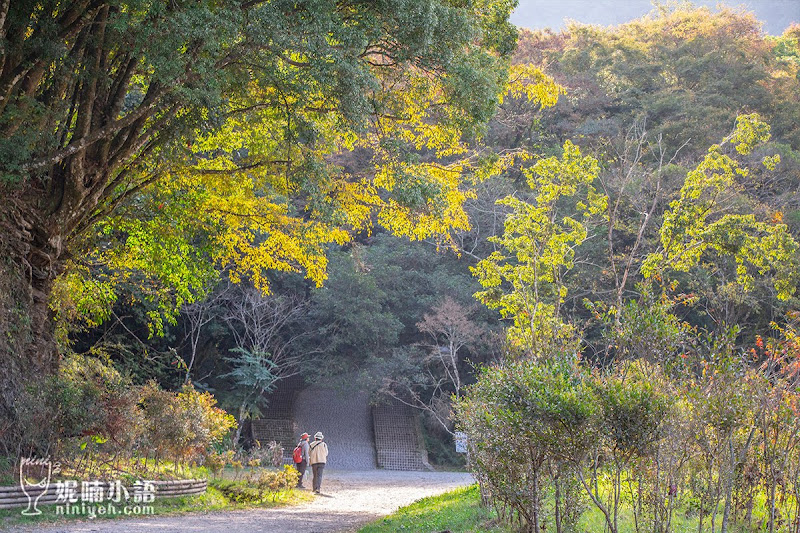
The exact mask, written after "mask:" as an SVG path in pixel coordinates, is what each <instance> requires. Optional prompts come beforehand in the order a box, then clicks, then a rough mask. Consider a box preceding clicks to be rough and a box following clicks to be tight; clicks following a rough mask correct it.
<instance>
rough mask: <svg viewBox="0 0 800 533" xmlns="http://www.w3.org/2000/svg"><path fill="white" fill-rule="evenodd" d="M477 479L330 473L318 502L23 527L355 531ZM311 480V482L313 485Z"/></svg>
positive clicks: (114, 531) (51, 532) (50, 530)
mask: <svg viewBox="0 0 800 533" xmlns="http://www.w3.org/2000/svg"><path fill="white" fill-rule="evenodd" d="M470 483H472V476H471V475H470V474H464V473H457V472H393V471H387V470H371V471H367V472H344V471H342V472H330V473H328V472H326V473H325V477H324V478H323V486H322V494H321V495H319V496H317V497H316V498H315V499H314V501H312V502H309V503H306V504H302V505H297V506H292V507H282V508H278V509H252V510H246V511H231V512H223V513H208V514H189V515H182V516H164V517H149V518H132V519H121V520H115V521H108V520H97V521H85V522H80V523H72V524H68V525H64V526H55V527H54V526H49V527H37V528H27V529H21V530H18V531H20V532H22V531H30V532H35V533H45V532H46V533H61V532H79V531H80V532H87V531H102V532H110V533H129V532H130V533H141V532H147V533H150V532H155V531H158V532H159V533H161V532H163V533H168V532H179V531H180V532H224V533H255V532H270V533H273V532H274V533H323V532H350V531H355V530H356V529H357V527H358V526H360V525H362V524H364V523H366V522H370V521H372V520H375V519H377V518H380V517H381V516H385V515H388V514H391V513H392V512H394V511H396V510H397V509H398V508H399V507H402V506H404V505H408V504H409V503H411V502H413V501H415V500H418V499H420V498H424V497H425V496H431V495H434V494H440V493H442V492H447V491H448V490H451V489H454V488H456V487H460V486H464V485H468V484H470ZM309 484H310V482H309V483H307V484H306V485H309Z"/></svg>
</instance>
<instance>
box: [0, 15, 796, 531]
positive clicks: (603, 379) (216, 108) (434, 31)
mask: <svg viewBox="0 0 800 533" xmlns="http://www.w3.org/2000/svg"><path fill="white" fill-rule="evenodd" d="M511 4H512V3H511V2H504V1H499V0H498V1H485V2H483V1H482V2H449V1H438V2H434V1H425V2H422V1H419V2H418V1H401V0H398V1H386V2H375V3H370V2H323V1H317V0H309V1H306V2H243V3H238V2H237V3H233V2H206V3H194V2H172V3H171V4H169V5H166V4H165V5H161V4H160V3H154V2H147V1H135V2H90V1H88V0H86V1H82V2H73V3H64V2H59V1H56V0H53V1H49V2H12V3H9V2H5V3H4V2H0V15H2V16H1V17H0V27H2V32H3V34H2V37H3V39H4V43H5V46H4V48H3V52H2V56H0V124H2V126H0V128H2V135H1V136H0V154H2V157H0V173H2V178H1V180H2V181H0V194H2V196H3V202H2V208H0V211H2V213H0V214H1V215H2V217H1V218H0V223H1V224H2V225H3V228H4V229H3V233H2V237H0V248H1V249H2V253H3V259H2V261H3V270H2V273H1V274H0V299H2V315H1V316H0V332H2V335H0V358H2V359H0V361H1V363H2V370H0V387H2V398H0V412H2V422H0V424H2V426H0V441H1V442H2V443H3V445H4V447H5V454H6V455H8V456H9V457H13V456H18V455H19V454H20V453H21V452H23V451H24V452H26V453H28V452H31V451H36V452H39V453H49V452H51V451H54V452H55V451H57V452H58V453H61V454H65V455H69V454H70V453H75V450H78V449H80V450H85V449H86V445H85V444H83V443H84V442H89V441H91V442H92V443H94V444H95V445H97V446H98V450H99V451H100V452H103V451H105V452H107V453H109V454H113V455H114V457H117V455H119V454H122V455H125V454H132V455H134V456H135V455H137V454H138V453H141V452H140V451H137V450H140V449H141V448H142V447H149V448H150V449H158V450H159V451H158V452H157V457H158V454H160V455H162V456H164V457H166V456H168V455H169V456H171V457H172V458H174V459H175V460H176V461H178V460H188V459H189V458H191V457H192V454H195V453H197V454H199V455H203V454H204V453H205V452H203V453H200V452H199V451H198V450H200V449H203V450H205V449H206V448H207V447H209V446H210V444H211V442H212V441H214V442H217V444H216V446H217V448H219V446H220V444H219V442H220V441H221V439H222V438H223V435H224V436H225V438H227V439H228V440H227V442H228V445H229V446H231V447H233V448H236V447H237V446H238V445H240V444H244V442H243V440H242V439H245V438H246V435H240V432H239V431H237V430H235V429H232V428H235V427H239V428H241V427H242V424H243V423H244V421H245V420H246V419H247V418H252V417H258V416H259V414H260V412H261V410H262V409H263V408H264V407H266V402H267V401H268V399H267V398H268V396H267V393H269V392H270V391H272V390H273V389H274V388H275V387H276V386H278V384H279V383H280V381H281V380H284V379H288V378H292V377H294V378H297V376H300V377H302V379H303V380H305V381H306V382H307V383H313V382H315V381H316V380H319V379H324V378H327V377H330V376H337V375H342V374H347V375H350V376H352V375H355V376H357V377H358V380H359V383H360V385H361V386H362V387H363V388H364V389H365V390H368V391H369V392H370V393H372V395H373V398H374V401H376V402H377V401H381V399H384V398H387V397H391V398H394V399H395V400H398V401H401V402H404V403H407V404H409V405H412V406H414V407H416V408H418V409H420V410H421V411H422V412H423V413H424V416H425V420H426V424H425V425H426V431H427V432H428V434H429V435H428V436H429V437H430V439H429V445H430V448H431V449H430V453H431V458H432V459H433V460H434V461H439V462H442V463H456V464H458V463H459V461H461V458H460V457H456V456H455V454H453V453H451V452H449V451H448V450H449V449H450V447H451V439H452V435H453V433H454V432H455V431H464V432H466V433H467V435H468V436H469V439H470V440H469V442H470V468H471V469H472V470H473V472H474V473H475V474H476V477H477V478H478V479H479V480H480V482H481V489H482V493H483V495H484V497H485V500H486V502H487V503H491V504H493V505H494V506H495V507H496V508H497V509H498V510H499V513H500V515H501V516H502V517H503V518H504V519H507V521H509V522H510V523H512V524H514V525H515V526H518V527H520V528H522V529H523V530H525V531H531V532H534V531H537V532H538V531H540V530H543V529H545V527H547V528H552V529H555V530H556V531H558V532H559V533H561V532H562V531H574V530H575V529H574V528H576V527H577V524H578V522H579V520H580V518H581V516H582V515H584V514H585V512H586V510H587V509H589V508H594V509H596V510H597V511H598V512H600V513H601V515H602V517H603V525H602V527H603V528H604V529H605V530H608V531H613V532H617V531H622V530H625V531H629V530H633V529H632V528H634V529H635V530H636V531H640V530H641V531H645V530H646V531H654V532H667V531H675V530H676V529H675V527H676V526H675V524H676V523H677V521H678V515H679V514H680V515H681V516H684V515H685V516H690V515H691V516H692V517H694V520H695V522H694V525H693V526H692V527H696V528H697V530H698V531H707V530H710V531H717V530H719V531H723V532H726V531H732V530H734V529H733V528H734V527H742V528H746V530H754V531H770V532H773V531H792V532H798V531H800V421H799V420H800V411H799V409H800V340H798V336H797V335H798V334H797V327H798V324H797V322H798V320H800V315H799V314H798V309H799V307H798V303H800V302H798V295H797V293H796V287H797V284H798V281H800V263H799V261H800V255H798V244H797V243H798V239H800V197H798V191H799V190H800V97H798V96H799V95H800V43H799V40H800V27H799V26H797V25H795V26H792V27H790V28H789V29H788V30H787V31H786V32H785V33H784V34H783V35H782V36H780V37H769V36H766V35H764V33H763V32H762V31H761V27H760V24H759V22H758V21H757V20H756V19H755V18H754V17H753V16H752V15H751V14H749V13H747V12H743V11H738V10H733V9H728V8H722V9H720V10H709V9H707V8H692V7H691V6H680V5H679V6H671V7H658V8H657V9H656V10H654V12H653V13H651V14H650V15H649V16H647V17H644V18H642V19H638V20H635V21H632V22H630V23H627V24H624V25H621V26H618V27H613V28H602V27H596V26H584V25H578V24H574V25H571V26H569V27H568V28H566V29H565V30H564V31H562V32H560V33H554V32H551V31H541V32H530V31H527V30H519V31H518V30H516V29H515V28H514V27H513V26H511V25H510V24H509V23H508V22H507V20H508V16H509V11H510V9H511V8H512V7H513V6H512V5H511ZM176 50H178V51H180V53H175V51H176ZM212 395H213V397H212ZM170 402H172V403H170ZM217 404H218V405H219V406H220V407H222V408H223V409H224V410H225V411H227V413H230V414H231V415H232V417H231V416H230V415H226V414H225V413H223V412H222V411H221V410H220V409H218V408H217V407H215V405H217ZM87 405H88V406H90V407H89V408H87V407H86V406H87ZM198 405H202V409H199V410H197V409H196V410H195V411H192V409H194V408H195V407H197V406H198ZM165 406H166V407H165ZM180 406H183V407H180ZM187 406H189V407H187ZM191 406H194V407H191ZM159 409H160V410H159ZM180 409H184V411H182V412H185V416H186V418H187V420H193V419H192V417H195V418H197V417H200V418H202V419H203V421H202V423H201V422H191V421H190V422H187V423H186V428H188V429H185V433H186V434H185V435H184V434H181V435H178V433H174V434H160V433H159V432H158V429H159V424H158V422H157V421H158V420H159V417H166V416H168V415H169V416H171V417H175V416H178V415H176V413H177V412H178V411H179V410H180ZM84 410H85V411H86V412H84ZM201 411H202V415H200V414H198V413H200V412H201ZM181 416H184V415H181ZM234 418H235V422H234V420H233V419H234ZM44 420H47V421H53V423H43V421H44ZM137 420H138V421H137ZM161 420H163V418H161ZM193 423H196V424H200V425H202V424H205V425H207V426H208V427H207V429H206V430H205V432H200V431H197V430H196V428H195V426H192V424H193ZM132 428H138V429H132ZM191 428H195V429H194V430H192V429H191ZM229 430H231V431H229ZM199 433H203V437H202V438H201V437H199V436H198V435H199ZM187 435H189V436H187ZM87 439H88V440H87ZM91 439H94V440H91ZM181 439H183V440H181ZM176 440H181V442H183V445H178V444H176V443H175V441H176ZM187 442H191V444H190V445H189V444H186V443H187ZM512 442H513V443H512ZM154 443H155V444H154ZM81 446H82V447H81ZM103 446H105V447H106V450H104V449H103ZM509 447H512V450H511V451H509ZM217 452H219V449H217ZM78 453H81V452H78ZM215 453H216V452H215ZM220 456H221V454H220V453H217V455H215V456H214V457H215V458H216V460H218V459H219V457H220ZM509 456H513V458H512V459H510V460H509V459H508V458H509ZM209 457H210V456H209ZM157 460H158V459H156V461H157ZM144 461H145V464H147V453H145V459H144ZM629 521H633V523H634V524H633V525H632V526H630V527H629V526H628V525H627V522H629ZM622 522H625V525H623V523H622ZM709 528H710V529H709Z"/></svg>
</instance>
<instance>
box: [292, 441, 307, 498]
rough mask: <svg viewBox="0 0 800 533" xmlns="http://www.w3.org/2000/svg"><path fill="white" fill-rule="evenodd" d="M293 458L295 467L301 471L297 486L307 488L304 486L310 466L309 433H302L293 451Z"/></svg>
mask: <svg viewBox="0 0 800 533" xmlns="http://www.w3.org/2000/svg"><path fill="white" fill-rule="evenodd" d="M292 460H293V461H294V467H295V468H296V469H297V471H298V472H299V473H300V479H298V480H297V488H299V489H302V488H305V487H303V476H304V475H305V473H306V467H307V466H308V433H303V434H302V435H300V442H298V443H297V446H295V447H294V451H293V452H292Z"/></svg>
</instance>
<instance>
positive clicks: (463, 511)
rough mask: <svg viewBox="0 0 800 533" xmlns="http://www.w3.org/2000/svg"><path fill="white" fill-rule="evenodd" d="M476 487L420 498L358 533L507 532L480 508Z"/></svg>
mask: <svg viewBox="0 0 800 533" xmlns="http://www.w3.org/2000/svg"><path fill="white" fill-rule="evenodd" d="M480 501H481V498H480V494H479V492H478V486H477V485H471V486H469V487H465V488H463V489H456V490H454V491H451V492H446V493H444V494H441V495H439V496H431V497H428V498H423V499H421V500H419V501H416V502H414V503H412V504H411V505H407V506H406V507H402V508H400V509H398V511H397V512H396V513H394V514H391V515H389V516H387V517H386V518H382V519H380V520H376V521H375V522H371V523H369V524H367V525H366V526H364V527H363V528H361V529H359V530H358V533H395V532H397V531H409V532H414V531H418V532H426V533H427V532H433V531H436V532H439V531H448V530H449V531H452V532H454V533H455V532H459V533H461V532H463V533H467V532H469V533H511V532H512V531H513V530H512V529H510V528H507V527H505V526H503V525H502V524H500V523H499V522H498V520H497V516H496V515H495V513H494V511H492V510H490V509H485V508H483V507H481V505H480Z"/></svg>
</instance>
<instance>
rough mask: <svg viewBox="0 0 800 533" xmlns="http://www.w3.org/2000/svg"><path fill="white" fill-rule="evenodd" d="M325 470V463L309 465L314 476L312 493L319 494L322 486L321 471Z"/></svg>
mask: <svg viewBox="0 0 800 533" xmlns="http://www.w3.org/2000/svg"><path fill="white" fill-rule="evenodd" d="M324 468H325V463H315V464H313V465H311V472H312V473H313V474H314V482H313V483H312V485H313V487H314V492H319V490H320V487H321V486H322V470H323V469H324Z"/></svg>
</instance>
